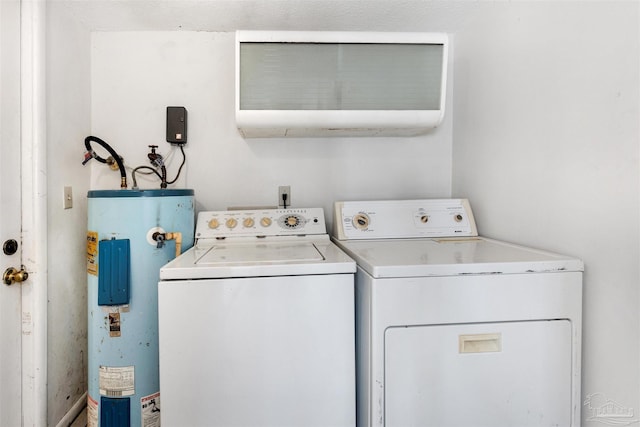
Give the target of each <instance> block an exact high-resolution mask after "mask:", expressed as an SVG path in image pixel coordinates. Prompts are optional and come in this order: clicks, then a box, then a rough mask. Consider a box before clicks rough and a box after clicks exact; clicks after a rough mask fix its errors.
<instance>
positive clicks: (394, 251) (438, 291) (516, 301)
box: [334, 199, 583, 427]
mask: <svg viewBox="0 0 640 427" xmlns="http://www.w3.org/2000/svg"><path fill="white" fill-rule="evenodd" d="M334 225H335V232H334V242H335V243H336V244H337V245H338V246H340V247H341V248H342V249H343V250H344V251H345V252H346V253H347V254H348V255H350V256H351V257H352V258H353V259H355V260H356V263H357V265H358V268H357V273H356V355H357V356H356V358H357V363H356V365H357V380H356V383H357V424H358V426H367V427H369V426H376V427H380V426H386V427H392V426H403V427H404V426H423V427H427V426H434V427H436V426H437V427H447V426H459V427H468V426H475V427H481V426H486V427H498V426H519V427H524V426H536V427H539V426H573V427H578V426H579V425H580V407H581V401H580V357H581V325H582V317H581V308H582V271H583V263H582V262H581V261H580V260H578V259H575V258H572V257H569V256H564V255H558V254H554V253H550V252H547V251H542V250H537V249H532V248H527V247H523V246H519V245H515V244H511V243H506V242H500V241H496V240H492V239H488V238H484V237H479V236H478V234H477V230H476V226H475V221H474V219H473V213H472V211H471V208H470V206H469V203H468V201H467V200H464V199H454V200H450V199H439V200H398V201H353V202H336V203H335V218H334Z"/></svg>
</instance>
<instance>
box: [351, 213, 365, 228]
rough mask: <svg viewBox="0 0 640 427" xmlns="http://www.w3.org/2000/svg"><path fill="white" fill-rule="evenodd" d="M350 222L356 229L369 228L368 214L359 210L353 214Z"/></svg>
mask: <svg viewBox="0 0 640 427" xmlns="http://www.w3.org/2000/svg"><path fill="white" fill-rule="evenodd" d="M351 223H352V224H353V226H354V227H355V228H357V229H358V230H366V229H367V228H369V215H367V214H366V213H362V212H360V213H359V214H356V215H354V216H353V219H352V220H351Z"/></svg>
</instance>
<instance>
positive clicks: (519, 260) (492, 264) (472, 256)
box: [336, 237, 584, 278]
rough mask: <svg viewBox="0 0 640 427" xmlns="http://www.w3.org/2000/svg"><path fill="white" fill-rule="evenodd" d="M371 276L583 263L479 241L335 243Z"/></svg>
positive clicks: (548, 268)
mask: <svg viewBox="0 0 640 427" xmlns="http://www.w3.org/2000/svg"><path fill="white" fill-rule="evenodd" d="M336 244H337V245H338V246H340V247H341V248H342V249H343V250H344V251H345V252H346V253H347V254H348V255H349V256H351V257H352V258H353V259H355V261H356V263H357V264H358V266H359V267H361V268H362V269H363V270H365V271H366V272H367V273H369V274H370V275H371V276H373V277H375V278H385V277H386V278H391V277H398V278H400V277H428V276H456V275H466V274H470V275H472V274H515V273H543V272H559V271H583V270H584V265H583V263H582V261H581V260H578V259H574V258H571V257H568V256H564V255H559V254H554V253H551V252H545V251H541V250H537V249H531V248H527V247H523V246H518V245H514V244H510V243H505V242H499V241H496V240H491V239H486V238H483V237H469V238H442V239H385V240H350V241H336Z"/></svg>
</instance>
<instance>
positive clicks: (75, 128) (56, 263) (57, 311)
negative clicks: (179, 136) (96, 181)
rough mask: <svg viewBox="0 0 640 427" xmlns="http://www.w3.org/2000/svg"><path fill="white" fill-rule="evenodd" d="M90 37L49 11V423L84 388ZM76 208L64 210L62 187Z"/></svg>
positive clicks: (53, 6) (56, 9) (56, 10)
mask: <svg viewBox="0 0 640 427" xmlns="http://www.w3.org/2000/svg"><path fill="white" fill-rule="evenodd" d="M89 53H90V34H89V32H88V31H87V29H86V27H84V26H82V25H81V23H80V22H79V21H78V20H76V19H75V17H73V16H69V15H68V14H67V13H66V11H65V10H64V9H63V8H62V7H61V4H60V3H57V2H50V4H49V5H48V8H47V63H46V64H47V65H46V66H47V152H48V162H47V168H48V188H47V191H48V201H47V202H48V206H49V207H48V209H49V214H48V230H49V232H48V234H49V235H48V257H49V261H48V301H49V308H48V324H47V328H48V334H47V335H48V340H47V347H48V348H47V354H48V369H47V377H48V378H47V390H48V391H47V393H48V396H49V397H48V414H47V419H48V425H56V424H57V423H58V421H59V420H60V419H61V418H62V417H63V416H64V415H65V413H66V412H67V411H68V410H69V408H70V407H71V406H72V405H73V404H74V403H76V401H77V400H78V399H80V398H81V396H82V395H83V393H84V392H85V391H86V390H87V370H86V366H87V349H86V347H87V344H86V340H87V327H86V325H87V298H86V295H87V292H86V286H87V285H86V278H87V274H86V231H87V230H86V216H87V201H86V193H87V191H88V189H89V184H90V170H89V169H88V168H83V166H82V164H81V161H82V154H83V152H84V137H85V135H86V134H88V132H89V131H90V124H91V122H90V118H91V116H90V103H89V101H90V98H89V97H90V93H91V92H90V74H89V71H90V56H89ZM65 186H71V187H72V189H73V208H72V209H66V210H65V209H63V190H64V187H65Z"/></svg>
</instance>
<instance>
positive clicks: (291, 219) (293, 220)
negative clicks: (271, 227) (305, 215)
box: [284, 215, 300, 228]
mask: <svg viewBox="0 0 640 427" xmlns="http://www.w3.org/2000/svg"><path fill="white" fill-rule="evenodd" d="M298 224H300V218H298V217H297V216H295V215H290V216H288V217H286V218H285V220H284V225H286V226H287V227H291V228H293V227H297V226H298Z"/></svg>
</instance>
